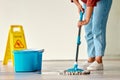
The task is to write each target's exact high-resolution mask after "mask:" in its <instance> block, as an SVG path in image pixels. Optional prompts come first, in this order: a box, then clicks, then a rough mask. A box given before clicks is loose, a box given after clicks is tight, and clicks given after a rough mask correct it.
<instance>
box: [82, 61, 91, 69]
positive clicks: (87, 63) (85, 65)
mask: <svg viewBox="0 0 120 80" xmlns="http://www.w3.org/2000/svg"><path fill="white" fill-rule="evenodd" d="M91 64H92V63H89V62H88V61H85V63H83V64H82V67H83V69H84V70H87V67H88V66H89V65H91Z"/></svg>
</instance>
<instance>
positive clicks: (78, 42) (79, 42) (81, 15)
mask: <svg viewBox="0 0 120 80" xmlns="http://www.w3.org/2000/svg"><path fill="white" fill-rule="evenodd" d="M82 19H83V12H82V11H81V12H80V19H79V20H80V21H82ZM80 33H81V27H80V28H79V31H78V37H77V44H78V45H80V44H81V41H80Z"/></svg>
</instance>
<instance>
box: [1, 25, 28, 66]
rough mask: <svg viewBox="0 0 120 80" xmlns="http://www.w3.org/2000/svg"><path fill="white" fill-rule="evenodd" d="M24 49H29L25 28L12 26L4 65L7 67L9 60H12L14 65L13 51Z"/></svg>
mask: <svg viewBox="0 0 120 80" xmlns="http://www.w3.org/2000/svg"><path fill="white" fill-rule="evenodd" d="M22 49H27V46H26V41H25V36H24V31H23V27H22V26H21V25H11V26H10V30H9V34H8V40H7V45H6V51H5V56H4V60H3V65H7V64H8V61H9V60H12V63H13V65H14V55H13V51H14V50H22Z"/></svg>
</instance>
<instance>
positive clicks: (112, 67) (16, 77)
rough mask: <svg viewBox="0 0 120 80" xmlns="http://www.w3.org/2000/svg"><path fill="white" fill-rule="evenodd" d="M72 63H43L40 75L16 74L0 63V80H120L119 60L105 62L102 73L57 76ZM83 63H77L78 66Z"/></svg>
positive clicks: (36, 73)
mask: <svg viewBox="0 0 120 80" xmlns="http://www.w3.org/2000/svg"><path fill="white" fill-rule="evenodd" d="M73 63H74V62H73V61H43V68H42V74H39V72H30V73H16V72H14V69H13V67H12V65H11V63H10V62H9V64H8V65H7V66H3V65H2V63H1V62H0V69H1V70H0V80H120V60H105V61H104V71H92V72H91V74H90V75H78V76H77V75H76V76H75V75H74V76H73V75H72V76H70V75H58V71H61V70H65V69H67V68H69V67H72V66H73ZM82 63H83V61H79V66H80V65H81V64H82Z"/></svg>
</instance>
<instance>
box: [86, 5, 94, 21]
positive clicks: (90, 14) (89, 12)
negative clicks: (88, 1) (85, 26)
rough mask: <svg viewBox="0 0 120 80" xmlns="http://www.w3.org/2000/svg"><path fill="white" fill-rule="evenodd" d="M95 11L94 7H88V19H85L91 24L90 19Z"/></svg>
mask: <svg viewBox="0 0 120 80" xmlns="http://www.w3.org/2000/svg"><path fill="white" fill-rule="evenodd" d="M93 9H94V7H87V9H86V17H85V19H86V21H87V22H89V20H90V18H91V16H92V13H93Z"/></svg>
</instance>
